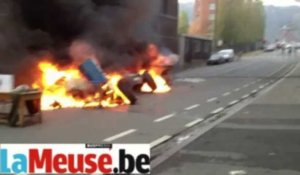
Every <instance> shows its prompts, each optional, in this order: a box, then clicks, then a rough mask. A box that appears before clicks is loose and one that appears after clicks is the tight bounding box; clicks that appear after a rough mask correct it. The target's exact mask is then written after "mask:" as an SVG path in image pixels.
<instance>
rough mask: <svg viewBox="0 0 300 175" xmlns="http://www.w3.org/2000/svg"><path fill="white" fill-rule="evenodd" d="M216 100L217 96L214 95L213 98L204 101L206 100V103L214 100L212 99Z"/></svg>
mask: <svg viewBox="0 0 300 175" xmlns="http://www.w3.org/2000/svg"><path fill="white" fill-rule="evenodd" d="M216 100H218V98H217V97H214V98H211V99H208V100H207V101H206V102H207V103H211V102H214V101H216Z"/></svg>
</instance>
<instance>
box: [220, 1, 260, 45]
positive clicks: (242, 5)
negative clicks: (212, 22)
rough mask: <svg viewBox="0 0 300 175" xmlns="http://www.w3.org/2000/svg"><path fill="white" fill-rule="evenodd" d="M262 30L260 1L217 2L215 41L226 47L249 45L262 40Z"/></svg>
mask: <svg viewBox="0 0 300 175" xmlns="http://www.w3.org/2000/svg"><path fill="white" fill-rule="evenodd" d="M264 28H265V14H264V6H263V3H262V2H261V1H260V0H218V3H217V21H216V33H215V40H223V42H224V44H225V46H227V47H231V46H237V45H243V44H251V43H255V42H257V41H259V40H261V39H262V38H263V36H264Z"/></svg>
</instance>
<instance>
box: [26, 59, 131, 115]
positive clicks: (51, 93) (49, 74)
mask: <svg viewBox="0 0 300 175" xmlns="http://www.w3.org/2000/svg"><path fill="white" fill-rule="evenodd" d="M38 67H39V69H40V71H41V76H40V79H38V80H37V81H36V82H35V83H34V84H33V85H32V87H33V88H39V89H42V91H43V93H42V98H41V108H42V109H43V110H52V109H56V108H78V107H97V106H101V107H105V108H111V107H117V106H119V105H124V104H130V101H129V100H128V99H127V98H126V96H125V95H124V94H123V93H122V92H121V91H120V90H119V88H118V82H119V81H120V80H121V78H122V76H121V75H118V74H112V75H108V76H107V77H108V81H107V83H106V84H104V85H103V86H102V87H99V89H98V91H97V92H96V93H94V94H93V95H88V96H86V97H84V98H83V99H82V98H76V97H74V96H73V95H72V94H71V93H70V92H69V89H68V88H67V83H68V82H69V81H73V80H76V79H81V80H84V77H83V75H82V74H81V73H80V71H79V70H78V69H77V68H76V67H74V66H73V67H68V68H66V69H63V70H61V69H59V68H58V66H56V65H54V64H52V63H50V62H41V63H40V64H39V65H38Z"/></svg>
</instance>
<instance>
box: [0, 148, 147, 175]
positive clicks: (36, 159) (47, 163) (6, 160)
mask: <svg viewBox="0 0 300 175" xmlns="http://www.w3.org/2000/svg"><path fill="white" fill-rule="evenodd" d="M0 174H150V145H149V144H1V145H0Z"/></svg>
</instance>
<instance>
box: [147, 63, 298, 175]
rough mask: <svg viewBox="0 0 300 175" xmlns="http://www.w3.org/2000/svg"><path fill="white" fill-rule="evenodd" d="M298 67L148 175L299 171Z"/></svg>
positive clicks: (294, 173)
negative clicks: (269, 89)
mask: <svg viewBox="0 0 300 175" xmlns="http://www.w3.org/2000/svg"><path fill="white" fill-rule="evenodd" d="M299 162H300V66H298V67H297V69H296V70H295V71H294V72H292V73H291V74H290V75H289V76H288V77H287V78H286V79H285V80H283V81H282V82H281V83H280V84H279V85H278V86H276V87H275V88H273V89H272V90H271V91H269V92H268V93H266V94H264V95H263V96H261V97H260V98H258V99H257V100H255V101H254V102H253V103H252V104H250V105H248V106H247V107H245V108H244V109H242V110H241V111H239V112H238V113H236V114H235V115H234V116H232V117H231V118H229V119H228V120H226V121H224V122H223V123H221V124H219V125H218V126H217V127H216V128H214V129H212V130H210V131H209V132H207V133H206V134H204V135H203V136H201V137H200V138H198V139H196V140H195V141H194V142H192V143H191V144H189V145H188V146H186V147H185V148H184V149H182V150H180V151H179V152H178V153H176V154H175V155H173V156H172V157H171V158H170V159H169V160H167V161H166V162H165V163H163V164H162V165H160V166H158V167H157V168H156V169H155V170H153V172H152V174H170V175H173V174H185V175H196V174H197V175H248V174H249V175H300V165H299Z"/></svg>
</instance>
